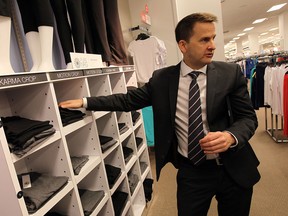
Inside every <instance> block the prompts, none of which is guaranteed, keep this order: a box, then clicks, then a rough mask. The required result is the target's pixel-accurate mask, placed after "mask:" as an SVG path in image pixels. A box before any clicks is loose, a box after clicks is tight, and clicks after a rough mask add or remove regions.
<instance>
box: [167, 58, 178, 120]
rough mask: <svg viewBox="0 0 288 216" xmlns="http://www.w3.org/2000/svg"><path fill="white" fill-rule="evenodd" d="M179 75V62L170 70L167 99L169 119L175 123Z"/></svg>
mask: <svg viewBox="0 0 288 216" xmlns="http://www.w3.org/2000/svg"><path fill="white" fill-rule="evenodd" d="M179 76H180V63H179V64H177V65H176V67H175V68H174V69H173V70H171V71H170V77H169V99H170V102H169V104H170V110H171V121H172V124H173V125H174V124H175V113H176V103H177V95H178V86H179Z"/></svg>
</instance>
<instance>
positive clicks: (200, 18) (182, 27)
mask: <svg viewBox="0 0 288 216" xmlns="http://www.w3.org/2000/svg"><path fill="white" fill-rule="evenodd" d="M197 22H200V23H212V22H217V17H216V16H215V15H213V14H210V13H193V14H190V15H188V16H186V17H184V18H183V19H182V20H180V21H179V23H178V24H177V26H176V28H175V37H176V41H177V43H178V42H179V41H180V40H185V41H189V38H190V37H191V36H192V35H193V28H194V26H195V23H197Z"/></svg>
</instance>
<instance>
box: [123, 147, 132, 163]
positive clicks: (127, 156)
mask: <svg viewBox="0 0 288 216" xmlns="http://www.w3.org/2000/svg"><path fill="white" fill-rule="evenodd" d="M122 149H123V154H124V160H125V162H126V163H127V162H128V161H129V160H130V158H131V157H132V155H133V149H131V148H129V147H126V146H123V147H122Z"/></svg>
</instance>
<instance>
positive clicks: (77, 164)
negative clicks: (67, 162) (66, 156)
mask: <svg viewBox="0 0 288 216" xmlns="http://www.w3.org/2000/svg"><path fill="white" fill-rule="evenodd" d="M88 161H89V156H88V155H82V156H72V157H71V163H72V167H73V171H74V174H75V175H78V174H79V173H80V171H81V169H82V167H83V166H84V165H85V164H86V163H87V162H88Z"/></svg>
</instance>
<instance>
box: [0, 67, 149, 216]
mask: <svg viewBox="0 0 288 216" xmlns="http://www.w3.org/2000/svg"><path fill="white" fill-rule="evenodd" d="M128 86H137V80H136V74H135V71H134V66H123V67H109V68H97V69H89V70H65V71H53V72H39V73H37V72H36V73H18V74H9V75H2V76H0V110H1V111H0V112H1V115H0V117H9V116H20V117H23V118H27V119H32V120H38V121H47V120H49V121H50V124H52V125H53V128H54V129H55V130H56V132H55V133H54V134H53V135H51V136H49V138H47V139H46V140H45V141H43V142H41V143H40V144H38V145H36V146H35V147H33V148H32V149H31V150H29V151H28V152H27V153H26V154H25V155H23V156H22V157H18V156H17V155H15V154H13V153H11V152H10V150H9V146H8V141H7V138H6V134H5V131H4V127H3V124H2V122H1V127H0V143H1V148H0V169H1V184H0V194H1V195H0V196H1V202H0V209H1V214H3V215H15V216H18V215H19V216H20V215H35V216H43V215H45V214H47V213H49V212H57V213H59V214H63V215H69V216H70V215H72V216H74V215H75V216H78V215H79V216H84V212H83V206H82V203H81V197H80V193H79V190H80V189H86V190H91V191H99V190H101V191H104V197H103V198H102V199H101V201H100V202H99V203H98V205H97V207H96V208H95V209H94V211H93V212H92V214H91V215H100V216H101V215H105V216H106V215H108V216H109V215H111V216H114V215H115V213H114V207H113V206H114V205H113V200H112V196H113V194H114V193H115V192H116V191H118V192H119V191H120V192H125V193H126V194H127V200H126V202H125V205H124V206H123V208H122V213H121V215H129V216H140V215H141V214H142V212H143V210H144V208H145V206H146V202H145V194H144V187H143V182H144V180H145V179H146V178H150V179H152V172H151V169H150V161H149V154H148V149H147V144H146V137H145V131H144V125H143V119H142V114H141V111H140V110H139V111H137V112H140V118H139V119H138V121H137V122H136V123H134V124H133V122H132V115H131V113H129V112H90V111H86V110H85V109H80V110H81V111H82V112H84V113H85V114H86V115H85V116H84V118H83V119H82V120H79V121H77V122H74V123H71V124H69V125H66V126H63V125H62V122H61V116H60V111H59V108H58V103H59V102H60V101H64V100H67V99H73V98H82V97H87V96H100V95H110V94H113V93H126V92H127V87H128ZM119 123H125V125H126V126H127V128H128V129H127V130H125V131H124V132H123V133H121V134H120V131H119V127H118V124H119ZM99 135H103V136H109V137H112V138H113V139H115V140H116V143H115V144H114V145H113V146H111V147H109V149H106V150H105V151H103V150H102V149H101V145H100V140H99ZM137 138H141V139H142V140H143V143H142V144H141V145H140V146H137V145H136V139H137ZM123 147H128V148H130V149H132V155H131V156H130V157H129V160H125V158H124V153H123ZM84 155H85V156H88V158H89V160H88V162H87V163H86V164H85V165H84V166H83V167H82V169H81V171H80V172H79V174H78V175H75V174H74V171H73V167H72V162H71V157H74V156H75V157H76V156H84ZM143 163H145V164H146V165H147V166H146V169H145V170H143V168H142V170H141V166H140V165H141V164H143ZM105 165H111V166H114V167H117V168H120V169H121V175H120V176H119V177H118V178H117V179H116V182H115V184H114V185H113V186H112V187H111V188H110V187H109V183H108V176H107V172H106V168H105ZM29 172H38V173H45V174H49V175H51V176H65V177H68V183H67V184H66V185H65V186H64V187H63V188H62V189H61V190H60V191H58V192H57V193H56V194H55V195H53V196H52V197H50V198H49V200H48V201H47V202H45V203H44V204H43V206H41V207H40V208H38V210H37V211H36V212H35V213H33V214H29V213H28V210H27V207H26V203H25V200H24V197H23V192H22V189H21V188H22V186H21V185H20V183H19V180H18V175H20V174H22V173H29ZM132 175H134V177H135V175H136V176H137V178H136V179H139V180H138V182H136V183H134V184H135V187H134V188H133V191H131V187H130V186H131V185H130V184H131V183H130V181H129V180H130V179H129V178H131V176H132Z"/></svg>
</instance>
